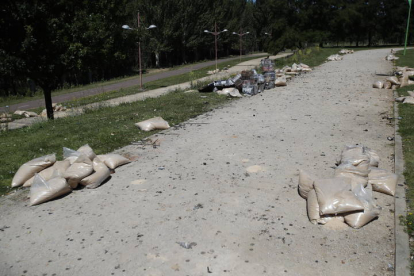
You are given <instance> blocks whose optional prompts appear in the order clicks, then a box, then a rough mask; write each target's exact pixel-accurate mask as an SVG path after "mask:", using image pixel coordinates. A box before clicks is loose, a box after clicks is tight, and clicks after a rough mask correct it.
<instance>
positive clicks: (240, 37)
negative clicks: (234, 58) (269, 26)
mask: <svg viewBox="0 0 414 276" xmlns="http://www.w3.org/2000/svg"><path fill="white" fill-rule="evenodd" d="M249 33H250V32H246V33H242V30H241V29H240V33H236V32H233V34H235V35H238V36H239V40H240V61H241V56H242V50H243V46H242V37H243V36H245V35H247V34H249Z"/></svg>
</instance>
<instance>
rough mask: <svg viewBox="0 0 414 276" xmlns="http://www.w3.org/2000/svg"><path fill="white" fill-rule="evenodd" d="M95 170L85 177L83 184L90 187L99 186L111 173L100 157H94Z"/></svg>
mask: <svg viewBox="0 0 414 276" xmlns="http://www.w3.org/2000/svg"><path fill="white" fill-rule="evenodd" d="M93 170H94V171H95V172H94V173H93V174H91V175H90V176H88V177H85V178H84V179H82V180H81V182H80V184H81V185H83V186H86V188H88V189H95V188H97V187H98V186H100V185H101V184H102V182H104V181H105V180H106V179H107V178H108V177H109V176H110V175H111V171H110V170H109V168H108V167H107V166H106V165H105V163H103V162H102V161H101V159H99V158H98V157H96V158H95V159H93Z"/></svg>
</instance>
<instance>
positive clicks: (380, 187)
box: [368, 168, 398, 196]
mask: <svg viewBox="0 0 414 276" xmlns="http://www.w3.org/2000/svg"><path fill="white" fill-rule="evenodd" d="M397 181H398V176H397V175H396V174H395V173H392V172H389V171H387V170H383V169H378V168H371V172H370V173H369V175H368V183H370V184H371V185H372V189H373V190H374V191H376V192H380V193H384V194H387V195H391V196H394V195H395V188H396V186H397Z"/></svg>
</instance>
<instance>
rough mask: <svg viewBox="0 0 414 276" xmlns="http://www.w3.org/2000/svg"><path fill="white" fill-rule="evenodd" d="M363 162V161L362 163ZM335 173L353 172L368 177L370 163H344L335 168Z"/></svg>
mask: <svg viewBox="0 0 414 276" xmlns="http://www.w3.org/2000/svg"><path fill="white" fill-rule="evenodd" d="M360 164H361V163H360ZM335 173H352V174H355V175H358V176H361V177H368V174H369V163H368V166H365V164H364V166H360V167H356V166H353V165H352V164H351V163H342V164H341V165H339V166H338V167H336V169H335Z"/></svg>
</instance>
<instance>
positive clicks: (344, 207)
mask: <svg viewBox="0 0 414 276" xmlns="http://www.w3.org/2000/svg"><path fill="white" fill-rule="evenodd" d="M313 185H314V187H315V191H316V197H317V199H318V203H319V214H320V215H321V216H322V215H337V214H341V213H348V212H354V211H362V210H364V206H363V204H362V202H361V201H360V200H359V199H358V198H357V197H356V196H355V194H354V193H353V192H352V191H351V179H350V178H345V177H338V178H330V179H317V180H315V182H314V184H313Z"/></svg>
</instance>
